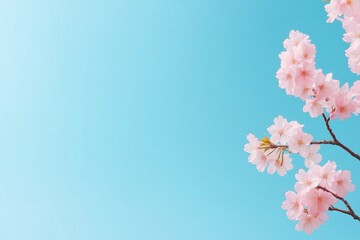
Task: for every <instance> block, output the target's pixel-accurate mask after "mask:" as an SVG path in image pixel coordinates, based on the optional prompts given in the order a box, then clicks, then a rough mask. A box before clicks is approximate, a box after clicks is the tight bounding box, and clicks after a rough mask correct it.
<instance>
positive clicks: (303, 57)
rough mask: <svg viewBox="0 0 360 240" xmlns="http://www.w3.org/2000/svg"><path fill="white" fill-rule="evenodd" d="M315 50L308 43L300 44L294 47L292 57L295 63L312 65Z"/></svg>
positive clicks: (312, 45) (313, 46)
mask: <svg viewBox="0 0 360 240" xmlns="http://www.w3.org/2000/svg"><path fill="white" fill-rule="evenodd" d="M315 53H316V48H315V45H314V44H311V43H308V42H301V43H300V44H298V46H296V47H294V57H295V59H296V60H297V62H304V61H305V62H309V63H313V62H314V59H315Z"/></svg>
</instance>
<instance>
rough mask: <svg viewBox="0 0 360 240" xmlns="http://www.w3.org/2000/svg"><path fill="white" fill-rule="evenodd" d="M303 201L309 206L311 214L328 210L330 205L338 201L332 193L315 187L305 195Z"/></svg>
mask: <svg viewBox="0 0 360 240" xmlns="http://www.w3.org/2000/svg"><path fill="white" fill-rule="evenodd" d="M303 202H304V203H305V204H306V205H307V206H308V211H309V213H310V214H311V215H317V214H319V213H323V212H326V211H327V210H328V209H329V207H330V205H333V204H335V203H336V202H337V198H335V197H334V196H333V195H332V194H331V193H328V192H325V191H323V190H318V189H315V188H313V189H311V190H310V192H308V193H306V194H305V195H304V197H303Z"/></svg>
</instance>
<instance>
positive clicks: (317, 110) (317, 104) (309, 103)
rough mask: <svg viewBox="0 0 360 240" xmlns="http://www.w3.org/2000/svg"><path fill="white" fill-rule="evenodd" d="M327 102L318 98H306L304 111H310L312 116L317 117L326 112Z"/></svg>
mask: <svg viewBox="0 0 360 240" xmlns="http://www.w3.org/2000/svg"><path fill="white" fill-rule="evenodd" d="M325 104H326V102H325V100H319V99H317V98H308V99H306V104H305V106H304V107H303V111H304V112H309V113H310V117H317V116H319V115H321V114H322V113H323V112H324V109H323V106H324V105H325Z"/></svg>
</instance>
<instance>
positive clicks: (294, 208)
mask: <svg viewBox="0 0 360 240" xmlns="http://www.w3.org/2000/svg"><path fill="white" fill-rule="evenodd" d="M285 197H286V200H285V201H283V203H282V205H281V208H282V209H284V210H286V216H287V217H288V218H289V219H290V220H298V219H299V217H300V215H301V214H302V212H303V211H304V207H303V205H302V203H301V201H302V196H301V195H299V194H296V193H294V192H292V191H287V192H286V193H285Z"/></svg>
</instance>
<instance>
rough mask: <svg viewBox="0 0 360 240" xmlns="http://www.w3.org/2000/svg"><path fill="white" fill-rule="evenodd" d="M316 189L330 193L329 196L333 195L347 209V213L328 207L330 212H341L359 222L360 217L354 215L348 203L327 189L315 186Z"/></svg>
mask: <svg viewBox="0 0 360 240" xmlns="http://www.w3.org/2000/svg"><path fill="white" fill-rule="evenodd" d="M316 188H317V189H321V190H323V191H325V192H328V193H330V194H331V195H333V196H334V197H336V198H337V199H339V200H341V201H342V202H343V203H344V204H345V206H346V207H347V209H349V211H346V210H342V209H339V208H335V207H333V206H330V208H329V210H330V211H338V212H342V213H345V214H348V215H350V216H352V217H353V218H354V219H355V220H358V221H360V217H359V216H358V215H356V213H355V212H354V210H353V209H352V207H351V206H350V204H349V203H348V201H346V200H345V199H344V198H343V197H340V196H339V195H337V194H336V193H334V192H332V191H330V190H329V189H327V188H324V187H322V186H320V185H319V186H317V187H316Z"/></svg>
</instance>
